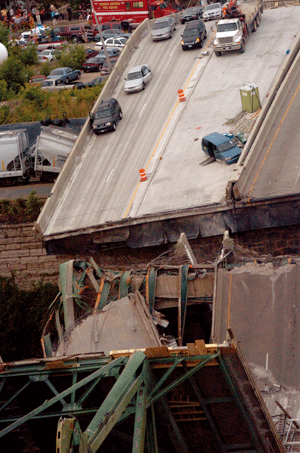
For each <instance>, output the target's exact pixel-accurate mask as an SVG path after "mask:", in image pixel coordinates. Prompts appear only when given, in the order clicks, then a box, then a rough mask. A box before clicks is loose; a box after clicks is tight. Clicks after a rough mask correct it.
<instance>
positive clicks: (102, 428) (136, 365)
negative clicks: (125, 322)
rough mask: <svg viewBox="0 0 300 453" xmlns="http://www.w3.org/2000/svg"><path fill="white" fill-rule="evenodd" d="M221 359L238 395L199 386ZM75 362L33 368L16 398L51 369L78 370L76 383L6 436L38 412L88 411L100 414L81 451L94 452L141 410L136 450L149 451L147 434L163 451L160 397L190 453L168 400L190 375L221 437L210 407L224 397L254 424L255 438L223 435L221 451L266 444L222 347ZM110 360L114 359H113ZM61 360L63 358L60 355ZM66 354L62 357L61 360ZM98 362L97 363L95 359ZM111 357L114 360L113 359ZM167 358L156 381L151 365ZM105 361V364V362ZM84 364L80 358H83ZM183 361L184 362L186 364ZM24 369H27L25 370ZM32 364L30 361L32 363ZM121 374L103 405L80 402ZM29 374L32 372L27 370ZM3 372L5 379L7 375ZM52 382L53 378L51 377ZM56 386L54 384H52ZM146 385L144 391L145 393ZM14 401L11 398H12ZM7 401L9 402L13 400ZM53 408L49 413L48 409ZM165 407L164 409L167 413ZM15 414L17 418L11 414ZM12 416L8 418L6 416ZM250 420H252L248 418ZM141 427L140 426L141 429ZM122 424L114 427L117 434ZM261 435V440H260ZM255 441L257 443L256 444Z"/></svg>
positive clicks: (182, 448) (179, 445)
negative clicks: (203, 373)
mask: <svg viewBox="0 0 300 453" xmlns="http://www.w3.org/2000/svg"><path fill="white" fill-rule="evenodd" d="M214 359H217V361H218V364H219V366H220V369H221V371H222V373H223V375H224V378H225V380H226V382H227V384H228V385H229V389H230V391H231V394H232V397H224V398H210V399H207V400H205V399H204V398H203V395H202V393H201V391H200V389H199V388H198V384H197V382H196V380H195V379H194V377H193V375H194V374H195V373H196V372H197V371H199V370H200V369H201V368H203V367H205V366H206V365H207V364H209V363H210V362H211V361H212V360H214ZM68 360H70V363H72V364H73V365H74V366H73V368H71V369H70V368H67V367H65V368H64V369H58V368H57V369H55V370H51V369H50V368H45V365H46V364H47V361H46V360H45V361H43V362H41V363H36V364H35V367H36V369H35V368H34V366H33V365H32V367H31V372H32V378H30V377H29V380H28V382H26V383H25V384H23V387H21V388H20V389H19V390H18V391H17V392H16V393H15V395H14V396H13V397H11V400H12V399H14V398H15V397H16V396H17V394H19V393H20V392H22V391H24V390H25V388H26V387H27V386H28V384H29V383H30V382H31V380H33V381H36V380H41V381H44V382H45V383H46V384H47V385H49V384H48V383H47V380H48V377H49V376H50V378H51V373H53V375H55V376H59V375H60V374H62V375H63V374H65V373H66V371H67V372H68V373H70V374H71V373H72V372H73V375H72V385H71V387H69V388H68V389H67V390H64V391H63V392H61V393H60V394H56V395H55V396H54V397H53V398H51V399H50V400H49V401H45V402H44V403H43V404H42V405H41V406H39V407H37V408H36V409H34V410H33V411H31V412H30V413H28V414H26V415H25V416H23V417H22V418H20V419H17V420H14V421H13V422H12V423H11V424H10V425H9V426H8V427H6V428H5V429H3V430H2V431H1V432H0V437H2V436H4V435H5V434H7V433H9V432H11V431H12V430H13V429H15V428H17V427H18V426H20V425H22V423H24V422H26V421H28V420H31V419H34V418H46V417H53V416H59V415H62V414H70V415H73V416H74V415H76V414H83V413H89V414H94V417H93V419H92V421H91V422H90V425H89V427H88V428H87V430H86V431H85V433H83V436H82V438H83V441H82V446H81V447H82V448H81V452H82V453H84V452H87V451H89V453H93V452H96V451H97V450H98V448H99V446H100V445H101V444H102V442H103V441H104V440H105V438H106V437H107V435H108V434H110V433H111V431H112V430H113V429H114V428H115V427H116V426H117V425H119V424H120V423H122V421H124V420H125V419H126V418H127V417H128V416H130V415H133V414H134V415H135V428H134V432H133V433H132V436H133V440H134V441H133V453H141V452H142V451H144V443H145V437H146V439H147V448H148V451H151V452H152V453H159V451H160V449H159V448H158V442H157V435H156V429H157V428H156V423H155V414H154V403H158V404H157V405H156V406H155V407H156V408H157V410H158V411H159V413H160V416H161V417H163V419H164V420H165V421H166V423H165V424H166V427H167V429H168V431H169V436H170V440H171V441H172V443H173V445H174V448H175V451H176V453H188V452H189V451H190V448H189V445H188V443H187V441H186V439H185V438H184V435H183V434H182V432H181V429H180V428H179V426H178V424H177V422H176V420H175V418H174V416H173V414H172V412H171V409H170V407H169V406H168V402H167V400H166V398H165V395H166V394H167V393H168V392H170V391H172V390H173V389H174V388H175V387H177V386H179V385H180V384H181V383H183V382H184V381H186V380H189V381H190V383H191V385H192V386H193V388H194V392H195V394H196V396H197V398H198V400H199V402H200V404H201V406H202V409H203V411H204V414H205V416H206V419H207V421H208V423H209V424H210V426H211V429H212V432H213V433H214V436H215V438H216V440H217V441H218V436H219V433H218V431H217V429H216V427H215V426H214V422H213V420H212V418H211V417H210V413H209V411H208V409H207V407H206V406H207V405H208V404H210V403H222V402H227V401H234V402H235V403H236V404H237V407H238V408H239V410H240V412H241V413H242V416H243V418H244V419H245V422H246V426H248V425H249V426H248V428H249V431H250V432H251V434H252V436H253V443H251V444H248V445H247V444H245V445H232V446H228V445H227V446H223V445H222V442H221V441H219V446H220V449H221V451H224V452H230V451H234V452H235V453H237V452H239V451H240V452H243V453H245V452H247V453H261V452H262V450H261V448H260V445H259V441H258V439H256V438H255V432H254V434H253V432H252V430H251V429H252V428H254V427H253V426H252V425H251V423H250V422H248V421H247V416H246V413H245V411H244V409H243V404H242V401H241V400H240V398H239V396H238V392H237V391H236V389H235V387H234V383H233V382H232V380H231V377H230V374H229V372H228V370H227V368H226V364H225V363H224V362H223V361H222V358H221V357H220V351H216V352H215V353H212V354H205V355H201V356H180V357H178V356H172V357H165V358H153V359H148V358H147V357H146V355H145V354H144V353H143V352H141V351H137V352H136V353H135V354H133V355H132V356H131V357H130V358H128V357H120V358H118V359H115V360H113V361H111V359H109V358H107V357H106V358H103V359H101V358H100V359H99V358H98V359H97V360H95V361H94V363H93V359H92V358H90V359H88V360H87V361H84V360H83V366H82V367H80V366H77V365H76V364H78V360H75V359H74V361H72V360H71V359H67V358H66V360H65V362H66V363H68ZM109 360H110V362H109ZM57 361H58V362H59V359H58V360H57ZM62 361H63V360H62V359H61V362H62ZM49 362H50V363H55V362H54V361H49ZM95 362H96V363H95ZM108 362H109V363H108ZM187 362H195V363H197V365H196V366H193V367H188V366H187V365H188V363H187ZM162 363H164V365H167V368H166V370H165V373H164V375H163V376H162V378H161V379H160V380H159V381H158V382H155V379H154V378H153V373H152V369H151V365H154V364H155V365H159V364H162ZM101 364H104V365H103V366H101ZM79 365H80V362H79ZM124 365H125V368H124V370H123V371H122V373H121V374H120V368H121V367H123V366H124ZM182 365H183V366H182ZM178 366H180V368H181V370H182V371H183V374H182V375H181V376H180V377H179V378H176V379H174V381H173V382H172V383H171V384H170V385H167V386H166V387H165V388H162V387H163V384H164V383H165V382H166V380H167V379H168V378H170V376H171V375H172V373H173V372H174V370H175V368H176V367H178ZM21 369H23V372H22V373H21ZM26 369H27V367H26ZM82 370H85V371H86V370H90V371H91V374H90V375H89V376H87V377H85V378H83V379H82V380H80V381H79V382H77V380H78V375H77V374H78V373H79V372H82ZM21 375H22V376H26V373H25V372H24V367H22V366H21V365H20V367H18V366H16V370H12V376H14V377H16V376H17V377H18V376H21ZM112 375H113V376H115V377H116V382H115V384H114V386H113V387H112V389H111V391H110V392H109V393H108V395H107V396H106V398H105V400H104V401H103V403H102V404H101V406H100V408H99V407H98V408H88V409H84V408H82V407H80V406H81V405H82V403H83V402H84V401H85V400H86V398H87V397H88V396H89V395H90V394H91V393H92V392H93V391H95V390H96V387H97V384H98V383H99V381H100V380H101V379H102V378H103V377H106V376H112ZM8 376H10V373H9V371H7V372H5V373H3V381H4V380H5V379H6V378H7V377H8ZM27 376H28V375H27ZM1 377H2V376H1V374H0V379H1ZM49 382H50V381H49ZM88 384H89V387H88V388H87V389H85V393H84V394H83V395H82V396H81V397H80V398H79V399H78V401H77V404H76V402H75V400H76V399H75V392H76V391H77V390H78V389H79V388H81V387H83V386H87V385H88ZM50 387H51V386H50ZM141 390H143V391H142V393H139V392H140V391H141ZM53 392H54V393H57V391H56V390H55V388H54V387H53ZM68 396H70V397H71V404H70V405H67V407H66V408H63V409H62V410H61V412H60V413H58V412H59V411H57V412H52V413H50V412H49V411H48V409H49V408H50V407H51V406H52V405H54V404H55V403H57V402H60V403H62V404H63V401H64V398H66V397H68ZM7 403H8V402H7ZM7 403H5V405H7ZM47 411H48V413H47ZM162 413H163V414H164V415H162ZM10 420H12V418H11V419H10ZM0 421H5V422H6V423H7V422H8V419H6V420H0ZM247 423H248V424H247ZM138 430H139V431H138ZM115 431H116V430H115V429H114V431H113V432H112V435H113V434H114V432H115ZM255 440H256V441H257V442H255ZM251 447H252V448H251Z"/></svg>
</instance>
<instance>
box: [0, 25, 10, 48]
mask: <svg viewBox="0 0 300 453" xmlns="http://www.w3.org/2000/svg"><path fill="white" fill-rule="evenodd" d="M8 41H9V29H8V28H7V27H5V25H3V24H2V23H1V22H0V42H1V43H2V44H3V45H4V46H5V47H7V45H8Z"/></svg>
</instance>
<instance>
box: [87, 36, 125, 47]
mask: <svg viewBox="0 0 300 453" xmlns="http://www.w3.org/2000/svg"><path fill="white" fill-rule="evenodd" d="M126 41H127V38H125V37H123V36H122V37H120V38H118V37H113V38H108V39H106V40H105V41H104V44H105V46H106V47H107V48H112V47H115V48H117V49H120V50H122V49H123V47H124V46H125V44H126ZM99 47H100V48H101V49H102V42H101V41H99V42H97V43H96V46H95V48H99Z"/></svg>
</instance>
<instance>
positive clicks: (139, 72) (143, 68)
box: [124, 64, 152, 93]
mask: <svg viewBox="0 0 300 453" xmlns="http://www.w3.org/2000/svg"><path fill="white" fill-rule="evenodd" d="M151 78H152V72H151V68H150V66H149V65H148V64H142V65H140V66H135V67H134V68H131V69H130V71H129V72H128V74H127V77H126V79H125V84H124V90H125V92H126V93H134V92H135V91H141V90H144V89H145V86H146V84H147V83H148V82H149V81H150V80H151Z"/></svg>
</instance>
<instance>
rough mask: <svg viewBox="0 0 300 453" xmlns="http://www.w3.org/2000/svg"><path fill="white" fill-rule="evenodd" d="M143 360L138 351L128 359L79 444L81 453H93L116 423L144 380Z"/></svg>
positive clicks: (142, 354) (144, 357)
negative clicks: (86, 447) (86, 446)
mask: <svg viewBox="0 0 300 453" xmlns="http://www.w3.org/2000/svg"><path fill="white" fill-rule="evenodd" d="M145 359H146V356H145V354H144V353H142V352H140V351H137V352H135V353H133V355H132V356H131V357H130V360H129V361H128V363H127V365H126V367H125V368H124V370H123V372H122V373H121V375H120V377H119V379H118V380H117V381H116V383H115V384H114V386H113V388H112V389H111V391H110V392H109V393H108V395H107V396H106V398H105V400H104V401H103V403H102V404H101V406H100V408H99V410H98V411H97V413H96V414H95V416H94V418H93V420H92V421H91V423H90V424H89V426H88V427H87V429H86V431H85V433H84V434H85V436H84V438H83V442H82V444H81V452H82V453H85V451H86V453H88V452H89V453H93V452H94V453H95V452H96V451H97V450H98V448H99V447H100V445H101V444H102V442H103V441H104V440H105V439H106V437H107V436H108V434H109V433H110V431H111V430H112V429H113V427H114V426H115V424H116V423H117V422H118V420H119V418H120V417H121V415H122V414H123V412H124V410H125V409H126V407H127V406H128V404H129V403H130V402H131V401H132V398H133V397H134V396H135V394H136V393H137V391H138V390H139V388H140V387H141V385H142V384H143V382H144V380H145V379H144V376H143V369H144V367H143V366H142V365H143V363H144V362H145ZM86 444H88V450H85V448H84V447H85V445H86Z"/></svg>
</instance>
